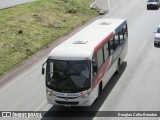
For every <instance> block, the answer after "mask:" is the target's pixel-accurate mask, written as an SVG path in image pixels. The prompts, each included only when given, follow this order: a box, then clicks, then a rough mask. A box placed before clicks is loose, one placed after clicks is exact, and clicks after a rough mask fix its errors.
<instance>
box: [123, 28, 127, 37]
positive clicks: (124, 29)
mask: <svg viewBox="0 0 160 120" xmlns="http://www.w3.org/2000/svg"><path fill="white" fill-rule="evenodd" d="M123 31H124V39H126V38H127V37H128V29H127V25H126V26H124V27H123Z"/></svg>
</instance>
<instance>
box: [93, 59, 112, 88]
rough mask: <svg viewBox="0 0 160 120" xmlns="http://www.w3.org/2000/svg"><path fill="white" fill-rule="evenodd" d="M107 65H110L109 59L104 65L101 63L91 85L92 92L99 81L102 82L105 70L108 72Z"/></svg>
mask: <svg viewBox="0 0 160 120" xmlns="http://www.w3.org/2000/svg"><path fill="white" fill-rule="evenodd" d="M109 63H110V57H109V58H108V59H107V61H106V62H105V63H103V65H102V67H101V69H100V70H99V71H98V74H97V76H96V79H95V80H94V82H93V83H92V90H93V89H94V88H95V87H96V85H97V84H98V83H99V81H100V80H102V78H103V76H104V74H105V72H106V70H108V67H109Z"/></svg>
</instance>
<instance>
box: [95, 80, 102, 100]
mask: <svg viewBox="0 0 160 120" xmlns="http://www.w3.org/2000/svg"><path fill="white" fill-rule="evenodd" d="M101 92H102V83H100V84H99V88H98V96H97V98H96V101H98V98H99V96H100V94H101Z"/></svg>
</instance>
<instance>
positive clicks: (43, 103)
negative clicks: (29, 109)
mask: <svg viewBox="0 0 160 120" xmlns="http://www.w3.org/2000/svg"><path fill="white" fill-rule="evenodd" d="M45 104H47V101H46V100H45V101H43V102H42V103H41V104H40V106H39V107H38V108H36V109H35V110H34V111H39V110H40V109H41V108H42V107H43V106H45Z"/></svg>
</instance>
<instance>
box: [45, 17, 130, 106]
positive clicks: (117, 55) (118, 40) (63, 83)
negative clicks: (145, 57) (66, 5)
mask: <svg viewBox="0 0 160 120" xmlns="http://www.w3.org/2000/svg"><path fill="white" fill-rule="evenodd" d="M127 47H128V30H127V22H126V20H123V19H116V18H113V19H111V18H101V19H98V20H96V21H94V22H92V23H91V24H89V25H88V26H87V27H85V28H84V29H82V30H80V31H79V32H78V33H76V34H74V35H73V36H72V37H70V38H69V39H67V40H66V41H64V42H63V43H62V44H60V45H59V46H57V47H56V48H54V49H53V50H52V51H51V52H50V54H49V57H48V59H47V61H46V92H47V101H48V103H49V104H57V105H63V106H91V105H92V103H93V102H94V101H95V100H96V99H97V98H98V96H99V94H100V92H101V91H102V89H103V88H104V87H105V85H106V84H107V82H108V81H109V80H110V78H111V77H112V76H113V74H114V73H115V72H117V73H118V72H119V70H120V65H121V63H122V62H123V59H124V58H125V56H126V54H127ZM44 64H45V63H44ZM44 73H45V68H44V65H43V66H42V74H44Z"/></svg>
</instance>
